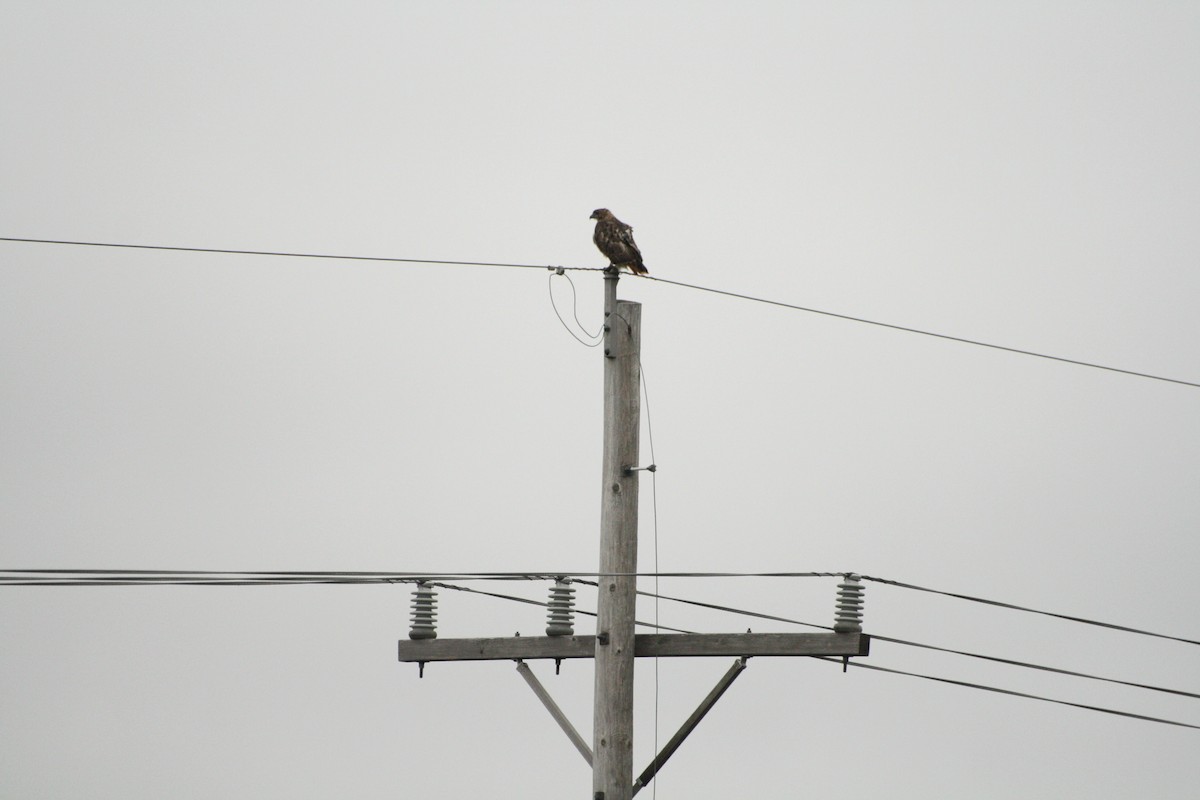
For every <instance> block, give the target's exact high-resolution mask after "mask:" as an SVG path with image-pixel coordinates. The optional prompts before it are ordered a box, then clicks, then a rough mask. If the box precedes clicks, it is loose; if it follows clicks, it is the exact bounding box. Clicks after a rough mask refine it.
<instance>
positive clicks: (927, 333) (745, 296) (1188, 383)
mask: <svg viewBox="0 0 1200 800" xmlns="http://www.w3.org/2000/svg"><path fill="white" fill-rule="evenodd" d="M637 277H639V278H642V279H643V280H649V281H658V282H659V283H669V284H671V285H672V286H683V287H685V288H688V289H696V290H698V291H701V292H711V293H712V294H719V295H724V296H726V297H736V298H739V299H741V300H750V301H753V302H755V303H766V304H767V305H772V306H780V307H781V308H790V309H792V310H794V311H804V312H806V313H809V314H821V315H823V316H826V317H834V318H836V319H844V320H847V321H849V322H861V323H863V324H864V325H875V326H877V327H880V328H890V329H891V330H895V331H904V332H905V333H917V334H920V335H922V336H932V337H935V338H937V339H946V340H948V341H951V342H959V343H961V344H969V345H974V346H975V347H989V348H991V349H993V350H1003V351H1005V352H1008V353H1017V354H1019V355H1023V356H1033V357H1034V358H1045V359H1049V360H1051V361H1059V362H1062V363H1064V364H1074V365H1076V366H1080V367H1091V368H1092V369H1102V370H1107V371H1109V372H1119V373H1121V374H1123V375H1133V376H1134V377H1137V378H1149V379H1151V380H1156V381H1166V382H1167V383H1177V384H1180V385H1182V386H1193V387H1196V388H1200V383H1195V382H1193V381H1185V380H1180V379H1178V378H1167V377H1164V376H1162V375H1151V374H1150V373H1147V372H1135V371H1134V370H1130V369H1121V368H1119V367H1109V366H1106V365H1104V364H1096V363H1093V362H1090V361H1079V360H1077V359H1074V358H1063V357H1062V356H1052V355H1049V354H1047V353H1039V352H1035V351H1033V350H1022V349H1020V348H1017V347H1008V346H1006V345H1002V344H992V343H990V342H982V341H979V340H977V339H966V338H963V337H961V336H951V335H949V334H945V333H936V332H934V331H926V330H921V329H920V328H909V327H907V326H905V325H895V324H893V323H890V322H879V321H878V320H873V319H866V318H864V317H854V316H850V315H849V314H838V313H836V312H833V311H823V310H821V309H819V308H809V307H807V306H798V305H795V304H793V303H784V302H782V301H780V300H768V299H766V298H764V297H754V296H752V295H748V294H739V293H738V292H730V291H726V290H724V289H712V288H710V287H707V286H697V285H696V284H692V283H684V282H683V281H673V280H668V279H666V278H656V277H655V276H653V275H639V276H637Z"/></svg>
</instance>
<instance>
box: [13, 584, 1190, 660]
mask: <svg viewBox="0 0 1200 800" xmlns="http://www.w3.org/2000/svg"><path fill="white" fill-rule="evenodd" d="M847 574H850V573H847V572H720V571H716V572H629V573H624V572H622V573H606V572H575V571H572V570H541V571H538V572H407V571H395V572H389V571H328V570H312V571H309V570H268V571H239V570H148V569H140V570H139V569H132V570H112V569H44V568H42V569H0V586H5V585H8V586H84V585H87V586H116V585H147V584H153V585H189V586H191V585H221V586H233V585H283V584H286V585H301V584H318V583H398V582H408V583H415V582H421V581H426V582H428V581H435V580H453V581H474V580H478V581H529V580H537V581H540V580H552V579H554V578H556V577H563V578H572V579H575V580H577V581H579V582H581V583H591V585H595V584H594V583H592V582H590V581H588V580H585V579H586V578H607V577H633V578H840V577H842V576H844V575H847ZM860 577H861V578H862V579H863V580H864V581H871V582H874V583H881V584H884V585H887V586H895V587H898V588H902V589H911V590H914V591H920V592H927V593H930V594H937V595H942V596H944V597H953V598H955V599H958V600H966V601H969V602H973V603H981V604H984V605H991V606H996V607H998V608H1007V609H1010V610H1014V611H1024V612H1026V613H1030V614H1039V615H1042V616H1047V617H1053V618H1055V619H1062V620H1066V621H1068V622H1077V623H1080V624H1082V625H1091V626H1095V627H1101V628H1107V629H1109V630H1115V631H1121V632H1123V633H1133V634H1137V635H1139V636H1150V637H1153V638H1157V639H1166V640H1168V641H1174V642H1182V643H1184V644H1194V645H1200V640H1196V639H1189V638H1187V637H1183V636H1174V635H1170V634H1165V633H1156V632H1154V631H1147V630H1143V629H1141V628H1134V627H1131V626H1128V625H1118V624H1116V623H1113V622H1103V621H1100V620H1094V619H1088V618H1086V617H1078V616H1073V615H1070V614H1060V613H1057V612H1054V611H1045V610H1042V609H1037V608H1031V607H1029V606H1022V605H1017V604H1015V603H1007V602H1004V601H1000V600H989V599H987V598H983V597H976V596H973V595H968V594H961V593H959V592H949V591H945V590H942V589H931V588H929V587H925V586H917V585H916V584H911V583H905V582H903V581H898V580H892V579H890V578H880V577H876V576H874V575H861V576H860ZM641 593H642V594H647V593H645V592H641ZM648 596H653V595H648ZM661 597H663V598H665V599H669V600H673V601H675V602H681V603H692V604H693V605H697V606H705V607H708V608H712V609H715V610H721V611H731V612H735V613H745V614H752V613H753V612H747V611H744V610H739V609H732V608H729V607H726V606H721V605H718V604H714V603H703V602H700V601H696V600H685V599H683V598H676V597H669V596H667V595H661ZM761 616H763V617H764V618H766V619H775V620H778V621H781V622H795V620H788V619H785V618H778V617H772V616H771V615H761ZM800 624H806V623H800ZM814 627H823V626H814Z"/></svg>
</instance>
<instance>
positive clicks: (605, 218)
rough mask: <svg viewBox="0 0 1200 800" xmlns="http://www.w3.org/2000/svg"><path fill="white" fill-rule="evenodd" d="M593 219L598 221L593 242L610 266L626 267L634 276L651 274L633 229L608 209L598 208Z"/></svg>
mask: <svg viewBox="0 0 1200 800" xmlns="http://www.w3.org/2000/svg"><path fill="white" fill-rule="evenodd" d="M591 218H592V219H594V220H596V232H595V233H594V234H592V241H593V242H595V243H596V247H598V248H600V252H601V253H603V254H604V256H605V258H607V259H608V261H609V266H611V267H614V268H615V269H620V268H621V267H625V268H626V269H628V270H629V271H630V272H632V273H633V274H634V275H649V274H650V270H648V269H646V265H645V264H643V263H642V251H641V250H638V246H637V244H635V243H634V241H633V228H631V227H629V226H628V225H626V224H625V223H624V222H621V220H619V219H617V218H616V217H614V216H613V213H612V212H611V211H609V210H608V209H607V208H597V209H596V210H595V211H593V212H592V217H591Z"/></svg>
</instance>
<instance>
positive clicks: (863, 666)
mask: <svg viewBox="0 0 1200 800" xmlns="http://www.w3.org/2000/svg"><path fill="white" fill-rule="evenodd" d="M812 658H817V659H820V660H821V661H828V662H831V663H834V664H838V665H842V664H843V662H842V659H840V658H830V657H829V656H812ZM848 663H849V665H850V666H852V667H858V668H859V669H871V670H875V671H876V672H887V673H891V674H892V675H906V676H908V677H910V678H922V679H924V680H927V681H937V682H938V683H949V684H951V685H954V686H963V687H966V688H968V689H980V690H982V691H985V692H995V693H997V694H1006V695H1009V696H1010V697H1024V698H1026V699H1028V700H1040V701H1042V702H1043V703H1057V704H1058V705H1061V706H1071V707H1073V708H1082V709H1084V710H1086V711H1098V712H1100V713H1101V714H1115V715H1116V716H1119V717H1129V718H1130V719H1140V720H1144V721H1146V722H1157V723H1160V724H1162V725H1175V726H1177V727H1180V728H1193V729H1195V730H1200V725H1192V724H1191V723H1188V722H1178V721H1176V720H1173V719H1163V718H1161V717H1148V716H1146V715H1144V714H1134V713H1132V712H1130V711H1120V710H1118V709H1115V708H1105V707H1104V706H1093V705H1088V704H1087V703H1073V702H1071V701H1070V700H1057V699H1055V698H1053V697H1043V696H1041V695H1037V694H1028V693H1026V692H1018V691H1015V690H1013V689H1001V688H999V687H997V686H985V685H984V684H982V683H972V682H970V681H960V680H955V679H953V678H941V677H938V676H936V675H925V674H923V673H920V672H908V671H907V670H902V669H892V668H891V667H881V666H879V665H878V664H864V663H863V662H861V661H850V662H848Z"/></svg>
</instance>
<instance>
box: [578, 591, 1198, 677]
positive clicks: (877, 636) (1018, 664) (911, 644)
mask: <svg viewBox="0 0 1200 800" xmlns="http://www.w3.org/2000/svg"><path fill="white" fill-rule="evenodd" d="M576 582H577V583H584V584H587V585H589V586H599V584H598V583H597V582H595V581H589V580H576ZM638 594H640V595H644V596H647V597H653V598H655V599H656V600H669V601H671V602H673V603H683V604H686V605H692V606H697V607H699V608H708V609H712V610H713V611H722V612H725V613H729V614H737V615H740V616H744V617H753V618H755V619H765V620H770V621H773V622H783V623H786V624H789V625H802V626H804V627H806V628H819V629H821V630H827V631H831V630H833V627H832V626H830V625H818V624H817V623H814V622H804V621H802V620H798V619H793V618H791V617H781V616H778V615H775V614H765V613H762V612H759V611H749V610H747V609H744V608H735V607H733V606H725V605H720V604H717V603H708V602H704V601H702V600H692V599H688V598H683V597H672V596H670V595H665V594H658V593H656V592H646V591H638ZM871 638H872V639H873V640H875V641H879V642H888V643H890V644H898V645H903V646H906V647H916V648H920V649H923V650H932V651H935V652H939V653H950V654H952V655H958V656H964V657H966V658H974V659H979V660H982V661H991V662H994V663H997V664H1006V665H1008V666H1012V667H1022V668H1024V669H1033V670H1039V671H1042V672H1052V673H1055V674H1057V675H1066V676H1068V677H1072V678H1085V679H1087V680H1093V681H1101V682H1104V683H1113V684H1119V685H1121V686H1129V687H1132V688H1135V689H1147V690H1149V691H1153V692H1164V693H1167V694H1174V695H1179V696H1181V697H1191V698H1195V699H1200V693H1196V692H1189V691H1185V690H1183V689H1169V688H1166V687H1162V686H1152V685H1150V684H1146V683H1136V682H1134V681H1125V680H1120V679H1118V678H1106V677H1103V676H1101V675H1091V674H1088V673H1086V672H1076V671H1074V670H1069V669H1062V668H1060V667H1047V666H1044V665H1042V664H1033V663H1030V662H1027V661H1017V660H1015V659H1011V658H1004V657H1001V656H989V655H984V654H982V653H972V652H969V651H966V650H956V649H953V648H950V647H940V646H938V645H932V644H924V643H922V642H914V641H911V640H908V639H896V638H893V637H891V636H882V635H880V634H877V633H872V634H871Z"/></svg>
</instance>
